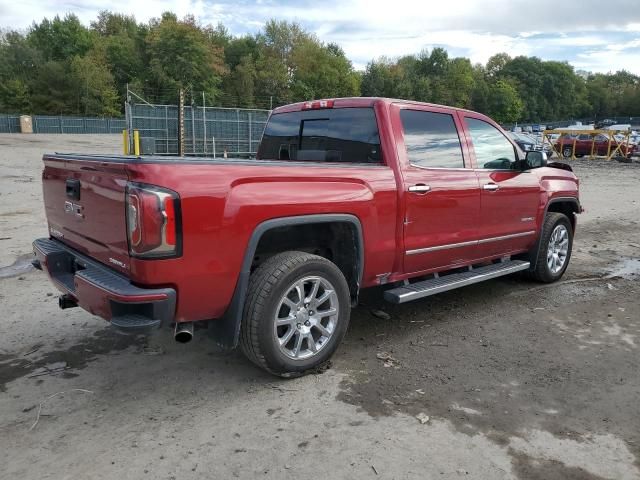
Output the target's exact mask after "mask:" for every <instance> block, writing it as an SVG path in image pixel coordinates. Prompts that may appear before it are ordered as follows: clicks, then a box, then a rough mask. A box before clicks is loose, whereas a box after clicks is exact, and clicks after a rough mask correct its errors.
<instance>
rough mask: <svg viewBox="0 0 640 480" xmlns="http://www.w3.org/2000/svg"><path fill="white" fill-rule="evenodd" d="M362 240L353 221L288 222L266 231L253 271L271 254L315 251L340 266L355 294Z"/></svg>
mask: <svg viewBox="0 0 640 480" xmlns="http://www.w3.org/2000/svg"><path fill="white" fill-rule="evenodd" d="M360 249H361V245H360V239H359V236H358V232H357V230H356V228H355V226H354V225H352V224H351V223H349V222H321V223H305V224H298V225H286V226H281V227H275V228H272V229H270V230H268V231H266V232H265V233H264V234H263V235H262V236H261V237H260V241H259V242H258V245H257V248H256V251H255V254H254V256H253V261H252V263H251V271H253V270H255V269H256V268H257V267H258V266H259V265H261V264H262V263H264V261H265V260H267V259H268V258H269V257H271V256H273V255H275V254H277V253H280V252H286V251H290V250H295V251H300V252H307V253H312V254H314V255H319V256H321V257H324V258H326V259H328V260H330V261H332V262H333V263H335V264H336V265H337V267H338V268H339V269H340V270H341V271H342V274H343V275H344V276H345V278H346V279H347V283H348V285H349V290H350V292H351V295H352V297H355V296H356V295H357V293H358V288H359V280H360V278H359V277H360V269H361V267H362V266H361V265H360V264H359V263H360V258H361V257H360V254H361V252H360Z"/></svg>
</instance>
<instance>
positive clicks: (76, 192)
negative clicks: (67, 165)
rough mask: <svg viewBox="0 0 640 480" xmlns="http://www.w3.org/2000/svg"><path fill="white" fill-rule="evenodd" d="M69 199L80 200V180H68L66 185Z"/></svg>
mask: <svg viewBox="0 0 640 480" xmlns="http://www.w3.org/2000/svg"><path fill="white" fill-rule="evenodd" d="M66 192H67V198H70V199H71V200H80V180H78V179H76V178H68V179H67V183H66Z"/></svg>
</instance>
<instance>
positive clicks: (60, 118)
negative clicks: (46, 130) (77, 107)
mask: <svg viewBox="0 0 640 480" xmlns="http://www.w3.org/2000/svg"><path fill="white" fill-rule="evenodd" d="M59 120H60V133H64V128H63V127H62V115H60V117H59Z"/></svg>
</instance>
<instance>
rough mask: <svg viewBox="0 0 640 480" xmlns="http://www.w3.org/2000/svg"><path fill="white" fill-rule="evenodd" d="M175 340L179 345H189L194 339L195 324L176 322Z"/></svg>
mask: <svg viewBox="0 0 640 480" xmlns="http://www.w3.org/2000/svg"><path fill="white" fill-rule="evenodd" d="M173 338H175V339H176V342H179V343H189V342H190V341H191V339H192V338H193V322H182V323H180V322H176V328H175V331H174V333H173Z"/></svg>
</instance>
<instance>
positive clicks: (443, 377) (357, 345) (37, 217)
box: [0, 135, 640, 480]
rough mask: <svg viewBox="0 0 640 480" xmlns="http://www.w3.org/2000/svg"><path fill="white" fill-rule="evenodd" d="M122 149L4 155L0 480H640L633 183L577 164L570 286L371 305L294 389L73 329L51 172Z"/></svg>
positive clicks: (83, 320)
mask: <svg viewBox="0 0 640 480" xmlns="http://www.w3.org/2000/svg"><path fill="white" fill-rule="evenodd" d="M119 145H120V139H119V137H118V136H114V137H111V136H81V137H71V136H61V135H57V136H53V135H52V136H46V135H37V136H35V135H34V136H15V135H14V136H11V135H4V136H1V135H0V247H2V248H1V249H0V266H6V267H5V268H0V311H2V313H3V315H2V317H1V318H2V321H1V322H0V477H1V478H6V479H22V478H24V479H32V478H33V479H36V478H37V479H46V478H55V479H59V478H83V479H84V478H92V479H102V478H105V479H111V478H117V479H128V478H132V479H141V478H150V479H181V480H182V479H190V478H204V477H206V478H221V479H226V478H258V477H259V478H273V479H282V478H290V477H303V476H305V477H307V476H308V477H310V478H331V479H336V478H348V479H353V478H384V479H392V478H394V479H414V478H415V479H430V478H479V479H508V478H518V479H545V480H553V479H600V478H607V479H637V478H640V355H639V354H640V285H639V282H638V279H639V273H640V259H639V257H640V224H639V222H640V187H639V185H640V164H638V163H634V164H618V163H615V162H614V163H604V162H595V161H591V162H590V161H577V162H574V165H575V170H576V172H577V174H578V176H579V177H580V178H581V181H582V197H583V203H584V206H585V208H586V209H587V212H586V213H585V214H584V215H582V216H581V218H580V220H579V229H578V233H577V238H576V244H575V250H574V257H573V259H572V263H571V266H570V268H569V270H568V272H567V275H566V276H565V278H564V280H563V281H562V282H561V283H558V284H554V285H548V286H540V285H539V284H534V283H531V282H528V281H526V280H524V279H522V278H519V277H510V278H506V279H499V280H495V281H492V282H490V283H485V284H480V285H476V286H471V287H467V288H465V289H464V290H458V291H453V292H449V293H446V294H442V295H439V296H437V297H431V298H430V299H426V300H424V301H418V302H414V303H409V304H406V305H402V306H392V305H387V304H384V303H383V302H382V301H381V300H380V297H381V295H380V291H375V290H374V291H369V292H366V293H365V294H364V295H363V296H362V301H361V303H362V305H361V306H360V308H358V309H356V310H355V312H354V314H353V317H352V321H351V326H350V330H349V333H348V335H347V338H346V341H345V343H344V345H343V346H342V347H341V348H340V349H339V351H338V353H337V355H336V357H335V359H334V362H333V365H332V368H330V369H329V370H328V371H326V372H325V373H324V374H322V375H312V376H308V377H305V378H302V379H298V380H293V381H282V380H278V379H275V378H273V377H270V376H269V375H267V374H265V373H263V372H262V371H260V370H257V369H256V368H254V367H253V366H252V365H251V364H249V363H248V362H247V361H246V360H245V359H244V358H243V357H242V356H241V354H240V353H238V352H232V353H225V352H222V351H220V350H218V349H217V348H216V347H215V346H214V345H213V344H212V343H211V342H210V341H209V340H208V339H207V338H206V336H205V335H199V336H198V335H196V338H195V340H194V341H193V342H192V343H190V344H188V345H179V344H176V343H175V342H174V341H173V340H172V338H171V335H170V333H169V332H168V331H166V332H159V333H158V334H156V335H155V336H154V337H152V338H136V337H127V336H120V335H117V334H115V333H114V332H112V331H111V330H110V329H109V328H108V327H107V325H106V324H105V322H103V321H102V320H100V319H98V318H95V317H92V316H90V315H89V314H87V313H85V312H83V311H81V310H78V309H73V310H66V311H61V310H59V309H58V307H57V299H56V292H55V290H54V288H53V287H52V286H51V285H50V283H49V282H48V281H47V279H46V278H45V275H43V274H42V273H40V272H37V271H34V270H32V269H30V267H29V265H28V262H27V258H28V254H29V252H30V242H31V240H32V239H33V238H36V237H37V236H44V235H46V228H45V223H44V213H43V208H42V205H41V198H40V197H41V191H40V169H41V163H40V157H41V155H42V153H43V152H45V151H56V150H58V151H82V152H113V153H117V152H118V151H119ZM25 255H27V256H25ZM14 262H16V263H15V264H14ZM12 264H14V265H13V266H12V267H11V266H10V265H12ZM373 310H384V311H385V312H386V313H388V314H389V316H390V318H389V319H386V318H379V317H381V315H378V316H375V315H373V314H372V313H371V312H372V311H373ZM379 357H382V358H386V360H381V359H380V358H379ZM421 415H422V416H423V417H422V418H424V415H426V416H428V417H429V419H428V421H426V423H422V422H420V421H419V420H418V419H417V418H416V416H421ZM36 420H37V421H36Z"/></svg>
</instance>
